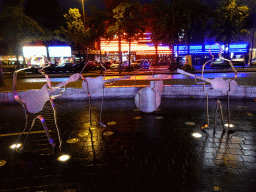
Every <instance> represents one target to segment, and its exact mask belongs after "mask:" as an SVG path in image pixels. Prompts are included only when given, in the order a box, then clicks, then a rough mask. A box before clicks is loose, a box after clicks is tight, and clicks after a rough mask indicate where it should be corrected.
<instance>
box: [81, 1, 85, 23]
mask: <svg viewBox="0 0 256 192" xmlns="http://www.w3.org/2000/svg"><path fill="white" fill-rule="evenodd" d="M82 7H83V20H84V22H85V16H84V0H82Z"/></svg>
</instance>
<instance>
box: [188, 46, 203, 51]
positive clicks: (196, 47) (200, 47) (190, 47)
mask: <svg viewBox="0 0 256 192" xmlns="http://www.w3.org/2000/svg"><path fill="white" fill-rule="evenodd" d="M189 49H197V50H198V49H202V46H201V45H194V46H189Z"/></svg>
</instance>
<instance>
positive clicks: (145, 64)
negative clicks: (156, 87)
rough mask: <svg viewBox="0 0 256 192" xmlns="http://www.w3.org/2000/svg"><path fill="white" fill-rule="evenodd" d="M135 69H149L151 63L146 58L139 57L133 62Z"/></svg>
mask: <svg viewBox="0 0 256 192" xmlns="http://www.w3.org/2000/svg"><path fill="white" fill-rule="evenodd" d="M131 66H132V67H134V69H149V67H150V63H149V61H148V60H146V59H138V60H135V61H134V62H132V63H131Z"/></svg>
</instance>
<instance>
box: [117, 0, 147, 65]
mask: <svg viewBox="0 0 256 192" xmlns="http://www.w3.org/2000/svg"><path fill="white" fill-rule="evenodd" d="M140 8H141V6H140V3H138V2H129V3H120V5H119V6H117V7H116V8H115V9H113V13H114V18H115V19H116V23H115V28H116V29H117V31H118V36H119V37H121V35H122V36H123V38H124V39H126V40H127V41H128V43H129V66H130V63H131V42H132V40H134V39H137V38H138V37H139V34H140V33H142V32H143V31H144V29H143V28H142V26H143V23H142V22H143V19H142V18H143V17H142V15H141V10H140Z"/></svg>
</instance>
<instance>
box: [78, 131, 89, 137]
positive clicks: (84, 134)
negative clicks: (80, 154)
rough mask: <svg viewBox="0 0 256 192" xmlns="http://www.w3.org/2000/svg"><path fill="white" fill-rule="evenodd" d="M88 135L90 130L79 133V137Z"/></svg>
mask: <svg viewBox="0 0 256 192" xmlns="http://www.w3.org/2000/svg"><path fill="white" fill-rule="evenodd" d="M88 135H89V133H88V132H82V133H79V134H78V136H79V137H86V136H88Z"/></svg>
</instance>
